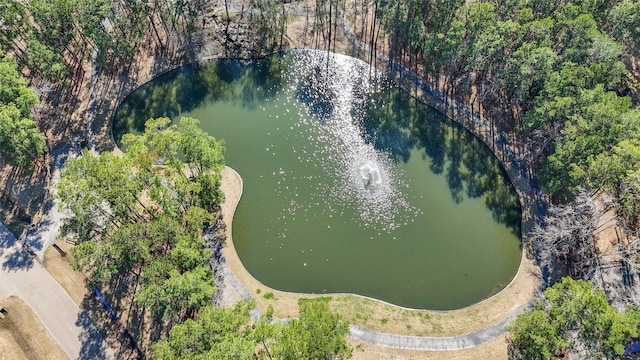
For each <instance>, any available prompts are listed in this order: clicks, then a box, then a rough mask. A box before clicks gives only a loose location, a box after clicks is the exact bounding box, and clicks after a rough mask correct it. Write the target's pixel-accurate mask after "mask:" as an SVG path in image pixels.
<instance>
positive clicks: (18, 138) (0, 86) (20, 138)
mask: <svg viewBox="0 0 640 360" xmlns="http://www.w3.org/2000/svg"><path fill="white" fill-rule="evenodd" d="M37 103H38V98H37V97H36V94H35V92H34V91H33V90H31V89H30V88H29V87H28V81H27V79H25V78H24V77H22V76H21V75H20V74H19V73H18V67H17V64H16V62H15V60H14V59H13V58H12V57H9V56H5V55H4V54H3V53H2V52H1V51H0V143H1V144H2V146H0V156H2V157H5V158H7V159H9V160H10V161H11V162H12V163H13V164H15V165H18V166H21V167H25V166H28V165H29V164H31V163H32V162H33V161H35V160H38V159H40V158H41V157H42V155H44V153H45V151H46V144H45V141H44V137H43V136H42V135H41V134H40V133H39V132H38V129H37V127H36V123H35V121H34V120H33V118H32V117H31V108H32V107H33V106H34V105H36V104H37Z"/></svg>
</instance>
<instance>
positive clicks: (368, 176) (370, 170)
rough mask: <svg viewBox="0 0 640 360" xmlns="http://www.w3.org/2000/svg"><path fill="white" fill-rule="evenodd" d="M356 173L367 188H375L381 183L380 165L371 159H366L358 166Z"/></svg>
mask: <svg viewBox="0 0 640 360" xmlns="http://www.w3.org/2000/svg"><path fill="white" fill-rule="evenodd" d="M358 173H359V174H360V177H361V178H362V181H363V182H364V187H365V188H367V189H375V188H377V187H378V186H380V184H382V175H381V174H380V167H379V166H378V164H376V163H374V162H373V161H371V160H367V161H365V162H363V163H362V164H360V166H358Z"/></svg>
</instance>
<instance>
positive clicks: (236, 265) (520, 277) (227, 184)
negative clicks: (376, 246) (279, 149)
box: [221, 166, 537, 336]
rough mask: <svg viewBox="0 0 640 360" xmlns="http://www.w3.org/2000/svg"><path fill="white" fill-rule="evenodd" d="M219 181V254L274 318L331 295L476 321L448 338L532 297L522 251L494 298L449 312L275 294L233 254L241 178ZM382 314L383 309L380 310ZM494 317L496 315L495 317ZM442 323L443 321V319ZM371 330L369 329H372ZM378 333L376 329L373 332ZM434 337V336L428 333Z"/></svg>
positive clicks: (226, 176)
mask: <svg viewBox="0 0 640 360" xmlns="http://www.w3.org/2000/svg"><path fill="white" fill-rule="evenodd" d="M221 174H222V180H221V190H222V191H223V193H224V195H225V200H224V202H223V203H222V204H221V211H222V217H223V221H224V223H225V225H226V243H225V245H224V248H223V252H224V255H225V258H226V262H227V265H228V266H229V268H230V270H231V271H232V273H233V275H235V277H236V278H237V279H238V280H239V281H240V283H241V284H242V285H243V286H244V287H246V289H247V290H248V292H249V294H251V296H252V297H253V298H254V300H255V301H256V302H257V305H258V307H259V308H260V309H261V310H263V311H265V310H266V308H267V307H268V306H269V305H271V306H273V307H274V309H275V313H274V315H275V316H276V317H289V316H296V315H297V302H298V299H299V298H309V297H316V296H332V297H341V298H346V302H349V301H350V300H349V299H354V301H356V302H357V301H363V299H364V301H367V300H371V302H372V303H373V305H372V306H373V307H378V306H379V307H382V308H387V307H391V308H395V309H399V310H406V311H409V312H415V313H417V314H424V313H429V314H431V315H432V317H433V316H436V317H442V318H455V317H460V318H468V321H478V322H479V324H478V326H469V324H468V321H464V320H461V321H454V324H457V323H467V324H466V325H464V326H461V327H459V328H458V326H456V325H453V326H452V328H451V329H448V331H447V333H446V334H443V335H442V336H449V335H464V334H467V333H470V332H472V331H476V330H479V329H481V328H483V327H486V326H488V325H491V324H492V323H495V322H498V321H499V320H501V319H502V318H505V317H506V316H508V315H509V314H511V313H513V312H515V311H518V310H519V309H522V308H523V307H524V306H526V305H527V304H528V302H529V301H530V300H531V299H532V298H533V295H534V293H535V291H536V287H537V281H536V279H535V276H534V272H535V264H533V262H532V261H531V260H530V259H528V258H527V256H526V253H525V251H524V250H523V252H522V258H521V263H520V266H519V268H518V271H517V273H516V275H515V277H514V278H513V279H512V281H511V282H510V283H509V284H508V285H507V286H506V287H505V288H504V289H502V290H501V291H499V292H498V293H496V294H495V295H493V296H491V297H489V298H487V299H485V300H482V301H480V302H478V303H476V304H473V305H470V306H468V307H465V308H462V309H458V310H451V311H433V310H413V309H405V308H402V307H400V306H397V305H393V304H389V303H386V302H384V301H380V300H377V299H370V298H364V297H360V296H358V295H352V294H321V295H316V294H307V293H289V292H284V291H279V290H276V289H272V288H269V287H268V286H266V285H264V284H262V283H261V282H260V281H258V280H257V279H256V278H254V277H253V276H252V275H251V274H250V273H249V272H248V270H247V269H246V268H245V267H244V265H243V264H242V262H241V260H240V258H239V256H238V253H237V252H236V249H235V246H234V243H233V237H232V233H233V217H234V213H235V210H236V208H237V206H238V204H239V202H240V199H241V197H242V193H243V181H242V178H241V176H240V175H239V174H238V172H236V171H235V170H234V169H232V168H230V167H228V166H226V167H225V168H224V170H223V171H222V173H221ZM257 289H260V294H264V293H269V292H270V293H273V294H274V295H275V300H269V301H266V300H265V299H264V297H263V296H261V295H260V294H258V293H257V292H256V290H257ZM382 311H384V309H383V310H382ZM496 314H500V315H498V316H496ZM445 321H446V320H445ZM357 325H361V326H364V327H370V326H369V325H370V324H367V323H361V324H357ZM372 330H373V329H372ZM375 330H378V331H379V330H380V329H375ZM400 333H402V334H399V335H407V334H411V333H413V332H412V331H407V330H405V331H400ZM429 335H435V336H438V335H437V334H429Z"/></svg>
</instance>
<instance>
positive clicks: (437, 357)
mask: <svg viewBox="0 0 640 360" xmlns="http://www.w3.org/2000/svg"><path fill="white" fill-rule="evenodd" d="M348 344H349V345H350V346H351V347H353V349H354V350H353V357H352V358H351V359H352V360H400V359H402V360H485V359H491V360H507V342H506V340H505V337H504V336H502V337H499V338H497V339H495V340H492V341H490V342H487V343H484V344H482V345H480V346H476V347H474V348H471V349H466V350H457V351H412V350H400V349H390V348H383V347H380V346H374V345H369V344H364V343H361V342H359V341H356V340H353V339H350V340H349V341H348Z"/></svg>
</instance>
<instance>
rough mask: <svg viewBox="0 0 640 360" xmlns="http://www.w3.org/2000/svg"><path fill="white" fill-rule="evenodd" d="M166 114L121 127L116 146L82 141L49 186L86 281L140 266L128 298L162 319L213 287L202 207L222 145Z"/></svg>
mask: <svg viewBox="0 0 640 360" xmlns="http://www.w3.org/2000/svg"><path fill="white" fill-rule="evenodd" d="M169 124H170V120H169V119H167V118H160V119H150V120H149V121H148V122H147V124H146V130H145V133H144V134H142V135H131V134H127V135H126V136H125V140H126V141H124V143H125V144H126V146H127V149H126V150H125V153H124V155H123V156H116V155H114V154H112V153H108V152H105V153H102V154H100V155H99V156H94V155H92V154H91V153H89V152H88V151H84V152H83V154H82V156H81V157H79V158H76V159H72V160H69V161H67V162H66V163H65V165H64V167H63V169H62V171H61V179H60V181H59V182H58V192H57V196H58V197H59V199H60V203H61V206H62V207H63V208H64V209H67V210H70V211H71V213H72V214H73V215H72V216H70V217H69V218H67V219H65V220H64V224H63V228H62V233H63V234H64V235H71V236H74V237H75V239H76V241H77V245H76V246H74V247H73V248H72V249H71V254H72V255H73V261H72V266H73V267H74V268H76V269H77V270H82V271H85V272H86V273H87V276H88V278H89V282H90V283H100V282H103V281H106V280H109V279H110V278H111V277H112V276H114V275H115V274H117V273H122V272H135V273H136V274H138V275H140V273H141V274H142V276H141V278H142V286H141V288H140V290H139V292H138V294H137V295H136V298H137V300H138V301H139V302H140V303H141V304H142V305H143V306H149V307H150V308H151V310H152V311H153V312H154V313H155V314H158V315H162V316H163V318H165V319H167V318H174V319H175V318H176V317H177V318H179V319H184V318H191V317H194V316H195V315H196V314H197V313H198V311H199V309H201V308H204V307H206V306H207V305H208V304H209V303H210V302H211V299H212V297H213V293H214V291H215V286H214V285H213V276H212V272H211V267H210V264H209V260H210V259H211V255H212V254H211V251H210V250H208V249H207V248H206V247H205V241H204V239H203V235H204V230H205V229H206V228H209V227H211V226H213V225H214V224H215V222H216V219H214V217H213V216H212V215H211V213H210V212H209V211H208V210H207V209H209V210H211V209H217V208H218V206H219V201H221V199H222V194H221V192H220V180H219V179H220V171H221V169H222V168H223V166H224V158H223V155H222V154H223V151H224V147H223V145H222V144H223V143H222V142H218V141H216V140H215V139H213V138H212V137H210V136H208V135H207V134H206V133H205V132H204V131H202V130H199V129H197V128H196V127H197V125H198V122H197V120H195V119H187V120H184V121H183V122H181V123H180V125H172V126H169ZM187 138H189V139H187ZM194 144H195V145H194ZM185 160H186V161H188V163H185V162H184V161H185ZM187 168H191V169H195V170H193V171H191V172H196V175H192V174H188V171H187ZM205 199H206V200H205ZM199 205H203V206H206V208H201V207H200V206H199Z"/></svg>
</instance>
